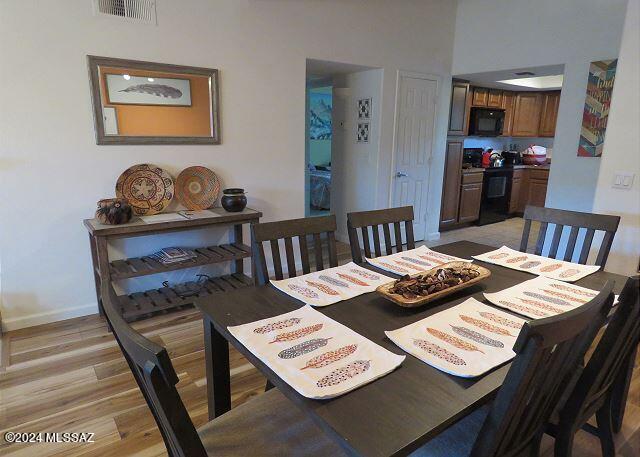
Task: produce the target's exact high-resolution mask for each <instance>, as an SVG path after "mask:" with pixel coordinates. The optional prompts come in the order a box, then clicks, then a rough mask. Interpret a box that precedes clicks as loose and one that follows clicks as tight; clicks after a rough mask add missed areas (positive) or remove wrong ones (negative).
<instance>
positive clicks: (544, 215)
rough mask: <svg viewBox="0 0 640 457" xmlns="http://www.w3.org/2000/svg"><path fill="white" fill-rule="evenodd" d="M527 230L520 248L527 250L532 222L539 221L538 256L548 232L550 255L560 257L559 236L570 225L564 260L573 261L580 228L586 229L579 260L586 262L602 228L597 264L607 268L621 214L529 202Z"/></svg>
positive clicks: (536, 247)
mask: <svg viewBox="0 0 640 457" xmlns="http://www.w3.org/2000/svg"><path fill="white" fill-rule="evenodd" d="M524 220H525V223H524V229H523V231H522V239H521V241H520V251H521V252H527V244H528V242H529V233H530V232H531V222H532V221H537V222H540V231H539V232H538V239H537V241H536V246H535V250H534V253H535V254H536V255H542V248H543V247H544V244H545V241H546V240H547V235H549V236H552V238H551V247H550V249H549V254H548V255H547V257H551V258H554V259H559V258H560V257H561V256H558V249H559V247H560V239H561V238H562V232H563V230H564V228H565V226H567V227H571V231H570V232H569V238H568V241H567V245H566V248H565V250H564V256H562V257H563V260H566V261H568V262H571V259H573V256H574V253H575V252H576V242H577V240H578V234H579V231H580V229H584V230H585V235H584V240H583V242H582V248H581V249H580V256H579V258H578V263H581V264H583V265H584V264H586V263H587V258H588V257H589V251H590V250H591V244H592V243H593V237H594V235H595V233H596V231H603V232H604V237H603V239H602V243H601V244H600V250H599V251H598V256H597V257H596V261H595V264H596V265H598V266H600V267H604V265H605V264H606V263H607V257H609V251H610V250H611V244H612V243H613V237H614V236H615V234H616V231H617V230H618V224H619V223H620V217H619V216H610V215H607V214H591V213H581V212H578V211H567V210H563V209H555V208H543V207H540V206H531V205H527V207H526V208H525V210H524ZM549 224H554V225H555V229H554V230H553V235H551V233H549V234H547V229H548V228H549Z"/></svg>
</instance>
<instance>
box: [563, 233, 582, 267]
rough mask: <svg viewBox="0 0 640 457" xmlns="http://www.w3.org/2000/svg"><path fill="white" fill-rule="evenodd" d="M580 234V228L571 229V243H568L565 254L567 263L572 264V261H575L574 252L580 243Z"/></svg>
mask: <svg viewBox="0 0 640 457" xmlns="http://www.w3.org/2000/svg"><path fill="white" fill-rule="evenodd" d="M578 232H580V227H571V232H570V233H569V241H568V243H567V249H566V250H565V252H564V259H563V260H564V261H566V262H571V259H573V251H574V249H575V248H576V242H577V241H578Z"/></svg>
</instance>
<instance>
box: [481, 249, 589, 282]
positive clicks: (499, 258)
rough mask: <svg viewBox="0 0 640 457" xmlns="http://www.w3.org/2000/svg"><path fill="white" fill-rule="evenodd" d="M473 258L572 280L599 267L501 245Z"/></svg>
mask: <svg viewBox="0 0 640 457" xmlns="http://www.w3.org/2000/svg"><path fill="white" fill-rule="evenodd" d="M473 258H474V259H478V260H482V261H483V262H488V263H493V264H495V265H500V266H503V267H507V268H511V269H513V270H519V271H526V272H528V273H532V274H534V275H540V276H545V277H547V278H553V279H559V280H560V281H566V282H574V281H577V280H579V279H582V278H584V277H585V276H589V275H590V274H592V273H595V272H596V271H598V270H599V269H600V267H599V266H597V265H581V264H579V263H573V262H565V261H564V260H556V259H549V258H547V257H542V256H539V255H535V254H525V253H524V252H520V251H516V250H515V249H511V248H509V247H507V246H502V247H501V248H500V249H496V250H495V251H491V252H487V253H486V254H480V255H474V256H473Z"/></svg>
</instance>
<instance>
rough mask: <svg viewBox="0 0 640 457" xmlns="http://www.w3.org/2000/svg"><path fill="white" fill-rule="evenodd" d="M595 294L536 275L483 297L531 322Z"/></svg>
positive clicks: (585, 301)
mask: <svg viewBox="0 0 640 457" xmlns="http://www.w3.org/2000/svg"><path fill="white" fill-rule="evenodd" d="M596 295H598V291H597V290H592V289H587V288H586V287H580V286H576V285H574V284H567V283H565V282H563V281H558V280H555V279H551V278H545V277H544V276H538V277H537V278H534V279H530V280H529V281H525V282H522V283H520V284H517V285H515V286H513V287H509V288H507V289H504V290H501V291H500V292H494V293H485V294H484V296H485V298H486V299H487V300H489V301H490V302H491V303H493V304H494V305H497V306H500V307H501V308H505V309H508V310H511V311H513V312H514V313H518V314H521V315H523V316H528V317H531V318H532V319H540V318H542V317H549V316H555V315H557V314H562V313H564V312H565V311H569V310H571V309H574V308H577V307H578V306H582V305H584V304H585V303H587V302H588V301H589V300H591V299H592V298H593V297H595V296H596ZM616 301H617V297H616Z"/></svg>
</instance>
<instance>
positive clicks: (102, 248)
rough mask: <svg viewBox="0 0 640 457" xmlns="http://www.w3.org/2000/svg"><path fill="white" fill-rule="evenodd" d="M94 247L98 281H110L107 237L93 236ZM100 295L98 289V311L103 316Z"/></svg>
mask: <svg viewBox="0 0 640 457" xmlns="http://www.w3.org/2000/svg"><path fill="white" fill-rule="evenodd" d="M95 245H96V246H95V249H96V256H97V259H96V260H97V262H98V270H99V271H100V282H101V283H102V282H106V283H107V284H108V283H109V282H110V281H111V271H110V270H109V247H108V244H107V239H106V238H105V237H104V236H97V237H95ZM99 297H100V291H98V311H99V312H100V315H101V316H104V310H103V309H102V300H101V299H100V298H99Z"/></svg>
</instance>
